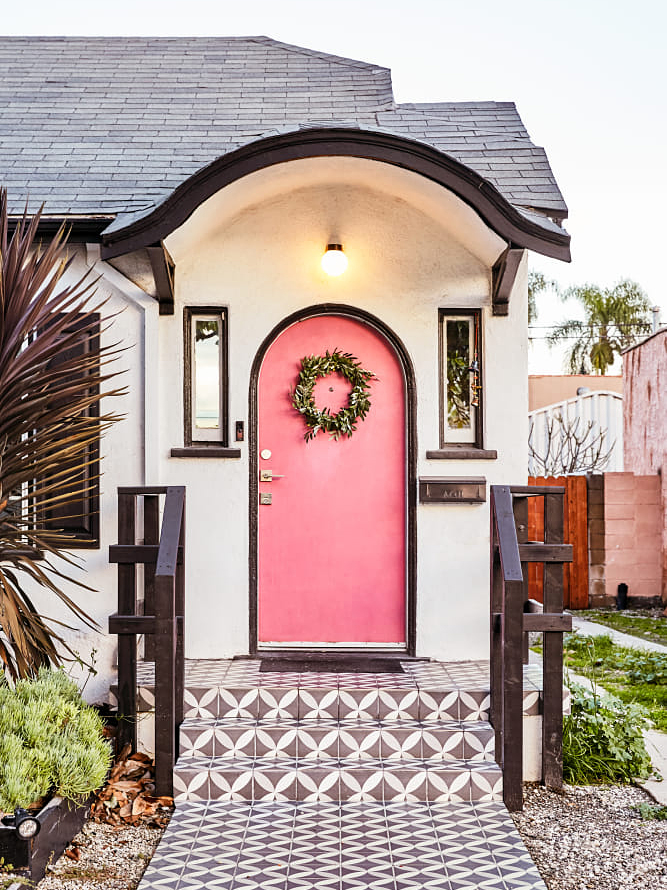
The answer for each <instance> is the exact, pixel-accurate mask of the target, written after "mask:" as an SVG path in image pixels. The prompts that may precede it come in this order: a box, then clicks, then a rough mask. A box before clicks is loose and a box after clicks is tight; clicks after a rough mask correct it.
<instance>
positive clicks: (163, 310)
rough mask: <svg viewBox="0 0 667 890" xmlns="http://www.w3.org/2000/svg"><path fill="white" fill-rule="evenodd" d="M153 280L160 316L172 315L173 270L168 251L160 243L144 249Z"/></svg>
mask: <svg viewBox="0 0 667 890" xmlns="http://www.w3.org/2000/svg"><path fill="white" fill-rule="evenodd" d="M146 250H147V251H148V258H149V260H150V262H151V268H152V270H153V277H154V279H155V294H156V296H157V300H158V303H159V304H160V315H173V314H174V269H175V264H174V261H173V260H172V258H171V256H170V255H169V251H168V250H167V248H166V247H165V246H164V243H163V242H162V241H160V243H159V244H151V245H150V246H149V247H147V248H146Z"/></svg>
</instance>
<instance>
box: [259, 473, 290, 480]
mask: <svg viewBox="0 0 667 890" xmlns="http://www.w3.org/2000/svg"><path fill="white" fill-rule="evenodd" d="M284 478H285V477H284V475H282V474H281V473H274V472H273V471H272V470H260V471H259V481H260V482H273V480H274V479H284Z"/></svg>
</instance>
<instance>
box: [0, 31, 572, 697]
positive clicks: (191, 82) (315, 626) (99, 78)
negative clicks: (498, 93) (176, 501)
mask: <svg viewBox="0 0 667 890" xmlns="http://www.w3.org/2000/svg"><path fill="white" fill-rule="evenodd" d="M0 67H1V72H0V83H1V84H2V90H1V92H0V97H1V99H0V101H2V105H3V107H2V114H1V115H0V129H1V130H2V137H1V140H0V150H1V151H2V158H3V162H2V177H3V184H4V185H5V186H6V187H7V189H8V191H9V197H10V199H11V201H12V206H13V208H14V212H15V213H16V215H17V216H18V215H20V213H21V212H22V210H23V208H24V205H25V202H26V199H27V200H28V201H29V206H30V208H31V209H33V210H34V209H36V208H37V207H38V206H39V205H40V204H42V203H44V229H45V231H47V230H48V228H49V227H50V226H51V227H53V226H54V225H56V224H59V223H60V222H61V221H63V220H64V221H66V222H67V223H68V225H70V226H71V228H72V236H71V239H70V243H71V244H72V251H73V252H74V253H75V255H76V260H75V263H74V264H73V266H72V269H71V275H72V277H75V276H79V275H80V274H81V273H82V272H83V271H85V270H86V269H91V270H92V274H93V275H95V276H99V282H98V293H99V294H100V295H103V296H106V297H108V300H109V302H108V307H109V309H110V311H116V310H122V311H121V312H120V315H119V316H118V317H117V318H116V320H115V321H114V323H113V326H112V328H111V329H110V330H109V331H107V332H104V334H103V336H104V337H107V338H110V339H112V340H114V341H115V340H119V341H121V342H122V343H123V344H124V345H125V346H126V347H127V351H126V352H125V353H124V355H123V357H122V358H121V359H120V363H121V364H122V365H124V367H125V368H126V369H127V372H126V374H125V376H124V384H125V385H126V386H127V388H128V394H127V396H125V397H123V399H122V406H119V405H118V404H115V405H114V410H121V411H122V412H124V413H125V420H124V421H123V422H122V423H119V424H117V425H116V426H115V427H114V428H113V429H112V430H111V431H110V433H109V434H108V435H107V436H106V437H105V438H104V440H103V441H102V443H101V469H102V477H101V481H100V485H99V521H96V520H95V516H94V513H95V509H94V508H95V506H96V500H97V498H96V497H94V496H91V498H90V507H91V516H90V521H89V522H88V523H86V524H84V527H81V529H79V530H78V534H79V542H78V543H80V545H81V549H80V550H77V551H76V552H77V553H78V554H79V555H80V557H81V562H82V571H83V570H84V569H85V575H83V574H82V577H85V579H86V583H88V584H90V585H91V586H92V587H94V588H95V589H96V591H97V592H96V593H94V594H92V593H91V594H85V596H84V595H83V594H82V593H81V591H78V590H77V591H73V593H72V595H73V596H74V597H76V598H77V599H78V600H79V601H80V602H81V604H82V605H83V606H84V608H85V609H86V610H87V611H88V612H89V613H90V614H91V615H92V616H93V617H94V618H95V619H96V620H97V621H98V622H99V623H100V625H101V626H102V627H106V622H107V617H108V615H109V614H110V613H112V612H115V611H116V609H117V604H116V566H114V565H110V564H109V559H108V548H109V545H111V544H115V543H116V541H117V497H116V491H117V488H118V487H119V486H141V485H184V486H186V488H187V538H186V548H187V577H186V655H187V656H188V657H190V658H222V657H230V656H234V655H243V654H248V653H256V652H258V651H264V650H281V651H283V650H290V651H291V650H299V651H302V650H307V651H310V650H322V649H324V650H328V649H331V648H334V649H351V650H373V651H374V652H399V651H404V652H406V653H408V654H412V655H419V656H430V657H434V658H442V659H446V660H464V659H476V658H485V657H487V654H488V636H489V631H488V608H489V607H488V602H489V507H488V487H489V485H490V484H495V483H519V484H521V483H524V482H525V479H526V465H527V460H526V458H527V446H526V443H527V439H528V420H527V404H528V375H527V349H528V340H527V275H526V263H527V260H526V257H527V252H528V251H529V250H533V251H535V252H537V253H541V254H543V255H545V256H550V257H555V258H558V259H561V260H565V261H568V260H569V236H568V235H567V233H566V232H565V231H564V229H563V228H562V222H563V219H564V218H565V217H566V216H567V207H566V205H565V203H564V201H563V198H562V196H561V194H560V191H559V189H558V186H557V185H556V182H555V180H554V177H553V174H552V172H551V169H550V167H549V163H548V161H547V158H546V155H545V152H544V150H543V149H542V148H540V147H538V146H535V145H534V144H533V143H532V142H531V140H530V137H529V135H528V133H527V132H526V129H525V127H524V125H523V123H522V121H521V119H520V117H519V115H518V113H517V110H516V108H515V106H514V105H513V104H512V103H511V102H487V101H485V102H463V103H456V102H441V103H423V104H418V103H416V104H397V103H396V102H395V101H394V98H393V94H392V85H391V74H390V71H389V70H388V69H386V68H382V67H380V66H378V65H374V64H368V63H365V62H359V61H354V60H351V59H345V58H339V57H335V56H331V55H328V54H326V53H320V52H316V51H313V50H308V49H303V48H301V47H296V46H290V45H287V44H284V43H280V42H278V41H275V40H271V39H269V38H266V37H254V38H217V37H211V38H143V37H132V38H125V37H123V38H87V37H75V38H56V37H46V38H31V37H26V38H14V37H5V38H3V39H2V41H0ZM327 250H328V256H329V258H332V259H333V262H334V263H335V262H336V261H338V263H339V265H338V267H337V268H336V269H334V270H333V274H332V271H331V269H327V268H325V267H324V266H323V255H324V254H325V252H326V251H327ZM325 265H326V263H325ZM343 267H345V268H344V269H343ZM336 273H338V274H336ZM327 353H328V354H329V359H328V362H329V363H328V364H327ZM332 354H334V357H333V359H332V358H331V355H332ZM346 356H347V358H346ZM310 357H312V358H313V360H312V361H310V362H309V361H307V359H309V358H310ZM304 359H306V361H304ZM362 372H367V374H363V373H362ZM300 375H301V376H300ZM297 385H299V386H300V388H299V389H297ZM299 408H302V409H304V410H303V411H300V410H299ZM325 409H326V411H325ZM323 412H324V413H323ZM308 418H310V425H309V423H308ZM318 421H319V422H321V423H324V424H325V425H326V424H329V425H330V426H331V428H332V430H333V432H335V433H340V435H339V436H338V437H337V438H336V436H335V435H332V434H331V433H330V432H327V431H326V430H325V429H322V428H320V429H319V430H317V429H316V427H317V424H318ZM348 424H349V426H348ZM348 433H349V435H348ZM36 599H37V602H38V604H39V605H40V606H41V607H42V608H43V609H44V611H45V613H46V614H48V615H51V616H53V617H60V618H63V619H64V620H68V621H69V620H70V616H68V615H66V614H65V612H62V613H57V612H56V610H55V609H54V606H53V603H52V601H50V600H46V598H42V594H40V593H39V592H36ZM54 612H55V614H54ZM72 645H73V647H74V648H75V649H77V650H78V651H80V652H81V655H82V656H83V657H86V658H87V657H89V656H90V653H91V649H94V650H96V653H97V654H96V660H97V667H98V670H99V674H98V676H97V678H96V679H95V681H94V684H95V685H93V686H92V687H89V690H88V691H89V692H90V694H91V696H92V697H95V696H98V697H99V696H101V695H103V694H104V692H105V691H106V689H107V688H108V686H109V684H110V683H111V682H112V679H113V676H114V665H115V647H116V637H115V636H105V635H104V634H103V633H101V634H99V635H95V634H92V633H90V632H88V631H83V630H82V631H81V633H80V635H78V636H75V637H74V638H73V640H72Z"/></svg>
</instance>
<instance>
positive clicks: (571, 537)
mask: <svg viewBox="0 0 667 890" xmlns="http://www.w3.org/2000/svg"><path fill="white" fill-rule="evenodd" d="M528 484H529V485H561V486H563V487H564V488H565V517H564V518H565V523H564V541H565V543H567V544H572V548H573V555H574V559H573V561H572V562H571V563H569V564H566V565H565V566H564V572H565V578H564V588H563V600H564V602H563V605H564V607H565V608H566V609H587V608H588V497H587V488H586V477H585V476H549V477H547V478H545V477H544V476H530V477H529V478H528ZM528 540H529V541H543V540H544V501H543V499H542V498H528ZM543 587H544V567H543V566H542V564H541V563H533V564H531V565H529V566H528V589H529V592H530V597H531V599H536V600H538V601H539V602H542V601H543Z"/></svg>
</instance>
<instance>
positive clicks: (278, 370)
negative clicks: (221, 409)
mask: <svg viewBox="0 0 667 890" xmlns="http://www.w3.org/2000/svg"><path fill="white" fill-rule="evenodd" d="M392 339H393V340H394V341H395V338H391V337H390V336H388V333H387V332H386V330H382V329H381V328H380V327H379V326H378V325H377V324H374V323H373V321H372V320H371V319H370V317H368V316H365V314H364V316H363V317H362V316H361V315H360V314H358V313H354V314H353V313H352V312H351V311H350V312H347V311H344V310H341V309H336V308H333V307H329V311H327V307H321V309H319V310H316V311H312V312H311V313H310V314H309V313H304V314H303V315H302V316H301V317H294V318H292V319H288V320H286V322H285V323H284V324H283V325H282V326H280V328H279V329H278V330H277V331H274V332H273V334H272V335H271V336H270V337H269V338H267V341H265V344H264V345H263V348H262V349H261V350H260V353H259V354H258V357H257V360H256V362H255V368H254V374H253V387H252V389H253V391H254V392H253V395H254V399H253V398H251V403H254V412H253V415H254V416H253V430H252V445H253V448H252V452H253V453H252V455H251V457H252V464H251V474H252V476H253V477H254V479H253V480H252V481H254V483H255V484H254V485H253V484H251V503H252V507H251V518H252V519H253V520H254V521H252V522H251V531H252V532H254V534H253V535H252V537H253V539H254V540H253V541H252V542H251V546H253V548H254V552H255V555H256V558H255V560H254V567H255V573H256V574H255V578H254V581H255V585H253V586H254V590H253V594H254V596H253V600H254V602H253V603H251V606H254V607H252V608H251V613H252V617H251V637H252V642H253V646H254V648H256V649H274V648H287V649H291V648H294V649H303V648H305V649H319V648H354V649H379V650H384V649H387V650H388V649H391V650H398V651H400V650H402V651H408V652H410V651H411V650H413V648H414V645H413V634H414V628H413V619H412V612H413V603H412V599H413V597H412V579H411V577H410V571H409V567H410V565H411V562H412V559H411V557H412V555H413V554H412V547H411V543H412V542H411V537H412V535H411V532H412V531H413V527H412V526H413V523H412V522H411V521H410V520H411V515H410V514H411V511H410V509H409V507H410V504H409V501H410V499H409V497H408V491H409V486H408V480H409V477H410V476H411V473H410V470H409V468H410V463H411V460H410V458H411V454H410V452H411V451H412V450H413V449H412V447H411V436H410V435H409V428H410V419H411V418H410V417H409V415H411V414H412V410H411V408H412V404H411V392H412V386H411V374H410V369H409V367H406V365H407V364H408V363H407V360H406V357H405V356H404V350H402V348H401V347H400V344H398V343H397V341H395V342H392ZM334 349H337V350H339V351H340V352H343V353H350V354H351V355H353V356H355V357H356V358H357V360H358V361H359V362H360V364H361V366H362V367H363V368H365V369H367V370H369V371H371V372H372V373H373V374H374V379H373V380H372V381H371V388H370V401H371V407H370V410H369V412H368V414H367V417H366V419H365V420H364V421H363V422H362V421H359V422H358V423H357V428H356V431H355V432H354V433H353V435H352V436H351V437H344V436H343V437H340V438H339V439H337V440H335V439H333V438H331V437H330V436H329V435H328V434H326V433H324V432H323V431H320V432H319V433H318V434H317V435H316V436H315V438H314V439H311V440H310V441H306V439H305V438H304V436H305V433H306V432H307V426H306V424H305V421H304V418H303V417H302V415H300V414H299V413H298V411H296V409H295V408H294V407H293V405H292V400H291V396H290V391H291V390H293V389H294V386H295V385H296V382H297V378H298V375H299V371H300V368H301V359H302V358H303V357H304V356H311V355H315V356H319V355H324V354H325V353H326V351H327V350H328V351H329V352H332V351H333V350H334ZM402 353H403V354H402ZM349 389H350V385H349V383H348V382H347V381H345V380H344V379H343V378H341V377H340V376H339V375H331V376H329V377H326V378H322V379H320V380H319V381H318V383H317V384H316V386H315V389H314V396H315V401H316V403H317V405H318V407H320V408H322V407H324V406H325V405H326V406H327V407H328V408H329V410H330V411H331V413H335V412H336V411H337V410H338V409H339V408H340V407H341V406H342V405H344V404H347V396H348V394H349ZM253 507H254V510H253ZM253 625H254V628H253ZM253 631H254V632H253Z"/></svg>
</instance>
